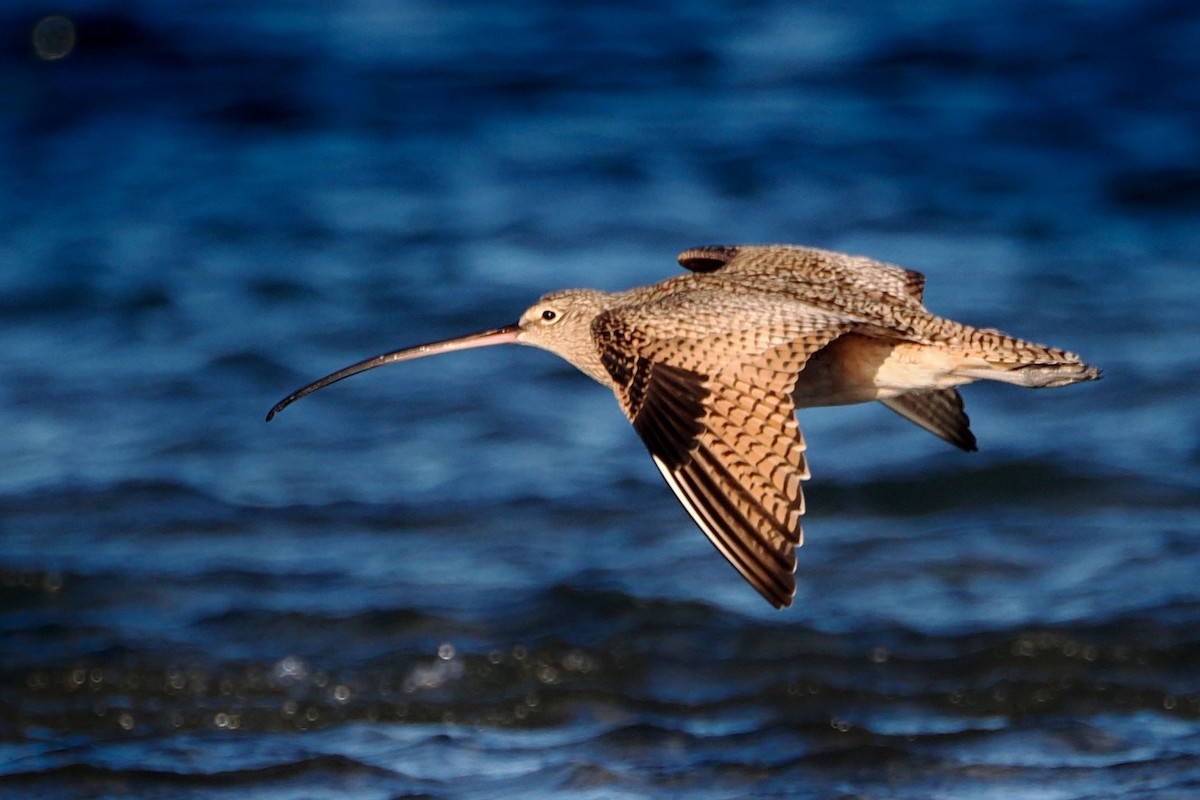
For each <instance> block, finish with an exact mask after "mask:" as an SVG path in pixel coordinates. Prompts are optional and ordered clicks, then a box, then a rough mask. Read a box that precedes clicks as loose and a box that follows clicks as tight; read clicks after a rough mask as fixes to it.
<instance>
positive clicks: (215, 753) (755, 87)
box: [0, 0, 1200, 798]
mask: <svg viewBox="0 0 1200 800" xmlns="http://www.w3.org/2000/svg"><path fill="white" fill-rule="evenodd" d="M50 14H58V15H62V16H60V17H54V18H51V19H48V20H47V19H44V18H45V17H46V16H47V15H50ZM39 21H41V22H39ZM0 32H2V33H3V39H2V48H3V49H2V51H0V372H2V374H3V378H2V379H0V430H2V431H3V435H2V436H0V465H3V466H2V468H0V795H3V796H12V797H32V796H38V797H50V798H67V797H118V796H119V797H130V796H139V797H170V798H181V797H187V798H210V797H212V798H217V797H307V798H325V797H329V798H333V797H352V798H395V797H410V796H411V797H479V798H484V797H487V798H492V797H534V796H563V797H605V798H608V797H675V796H683V795H686V796H689V797H700V798H725V797H730V798H732V797H744V796H773V797H785V796H786V797H821V798H826V797H912V798H917V797H920V798H931V797H962V796H979V797H988V796H990V797H1020V796H1034V795H1036V796H1037V797H1039V798H1084V797H1087V798H1101V797H1155V798H1175V797H1177V798H1183V797H1193V796H1195V793H1196V792H1197V790H1198V789H1197V787H1200V724H1198V721H1200V677H1198V676H1200V580H1198V579H1197V573H1198V571H1200V476H1198V469H1197V468H1198V466H1200V404H1197V401H1196V389H1197V386H1196V375H1197V371H1198V369H1200V322H1198V316H1197V309H1198V308H1200V276H1198V274H1197V257H1198V255H1200V225H1198V223H1197V214H1198V212H1200V7H1198V6H1197V5H1196V4H1195V3H1192V2H1187V0H1108V1H1107V2H1089V3H1080V2H1070V1H1068V0H1050V1H1049V2H1046V1H1039V2H1023V1H1018V2H1010V0H979V1H978V2H971V3H961V2H953V1H952V0H941V1H939V2H931V3H921V4H912V3H902V2H894V0H867V2H862V3H855V4H846V3H841V2H803V3H794V2H783V0H751V2H745V0H739V2H736V3H735V2H718V1H711V2H710V0H687V1H686V2H667V3H662V4H654V5H647V4H643V3H632V2H621V0H616V1H615V2H595V3H593V2H584V3H573V4H561V3H554V2H550V0H520V1H518V2H509V3H500V2H466V3H458V4H439V3H431V2H419V1H415V0H414V1H413V2H407V1H405V0H396V1H395V2H384V1H383V0H374V1H373V2H372V1H371V0H339V1H338V2H333V1H332V0H327V1H323V0H307V1H305V0H253V1H252V2H247V1H246V0H236V2H235V0H205V2H197V3H176V2H169V1H168V0H121V1H120V2H106V1H105V0H96V1H95V2H84V1H83V0H65V2H60V3H56V4H54V5H53V7H49V6H47V7H45V8H40V7H39V4H38V3H36V2H35V3H20V4H7V5H4V6H3V8H2V9H0ZM739 242H790V243H797V244H809V245H816V246H822V247H829V248H834V249H839V250H846V251H850V252H854V253H858V254H864V255H870V256H872V257H875V258H878V259H881V260H886V261H891V262H895V263H899V264H902V265H904V266H906V267H909V268H912V269H916V270H920V271H922V272H924V273H925V274H926V275H927V276H928V288H927V291H926V296H925V300H926V303H927V305H928V306H929V307H930V308H931V309H932V310H933V311H935V312H937V313H940V314H943V315H946V316H950V317H953V318H956V319H960V320H962V321H965V322H970V323H975V324H979V325H987V326H994V327H999V328H1001V329H1003V330H1006V331H1009V332H1011V333H1013V334H1017V335H1020V336H1023V337H1026V338H1030V339H1033V340H1036V341H1042V342H1047V343H1050V344H1053V345H1056V346H1059V347H1063V348H1068V349H1072V350H1075V351H1077V352H1079V353H1081V354H1082V355H1083V356H1084V357H1085V358H1086V359H1087V360H1088V361H1089V362H1091V363H1094V364H1096V365H1098V366H1100V367H1102V368H1103V369H1104V371H1105V379H1104V380H1103V381H1102V382H1100V383H1096V384H1086V385H1081V386H1075V387H1070V388H1067V389H1062V390H1056V391H1052V392H1029V391H1021V390H1018V389H1015V388H1011V387H1001V386H975V387H971V388H969V389H967V390H966V391H965V392H964V396H965V398H966V401H967V407H968V411H969V413H970V414H971V418H972V422H973V427H974V430H975V431H976V433H977V435H978V436H979V440H980V446H981V452H980V453H978V454H964V453H960V452H958V451H955V450H954V449H952V448H950V447H948V446H946V445H945V444H944V443H942V442H941V441H939V440H937V439H935V438H934V437H932V436H929V435H928V434H926V433H924V432H922V431H920V430H918V429H917V428H915V427H914V426H912V425H909V424H908V423H906V422H904V421H903V420H901V419H900V418H899V417H896V416H895V415H893V414H891V413H890V412H888V411H887V410H885V409H883V408H882V407H879V406H878V405H873V406H870V407H855V408H843V409H817V410H813V411H806V412H805V413H804V414H803V415H802V417H801V419H800V422H801V425H802V426H803V428H804V430H805V432H806V435H807V439H808V442H809V446H810V450H809V456H810V463H811V466H812V470H813V479H812V481H810V482H809V484H808V486H807V497H808V517H807V521H806V526H805V529H806V538H807V543H806V545H805V547H804V548H803V549H802V550H801V551H800V554H799V555H800V566H799V571H798V575H797V578H798V583H799V589H798V592H797V597H796V604H795V605H794V606H793V607H792V608H791V609H790V610H788V611H784V612H775V611H773V610H771V609H770V608H769V607H768V606H767V605H766V604H765V603H764V602H763V601H762V600H761V599H760V598H759V597H758V595H757V594H756V593H755V592H754V591H753V590H752V589H751V588H750V587H749V586H748V585H747V584H745V583H744V582H743V581H742V579H741V578H740V577H738V575H737V574H736V573H735V572H734V571H733V570H732V569H730V568H729V566H728V565H727V564H726V563H725V562H724V561H723V560H722V559H721V558H720V557H719V556H718V554H717V553H716V552H715V551H714V550H713V548H712V547H711V546H710V545H709V544H708V543H707V542H706V541H705V539H704V537H703V536H702V535H701V534H700V533H699V531H698V530H697V529H696V528H695V527H694V526H693V525H692V523H691V522H690V520H689V519H688V518H687V516H686V514H685V513H684V512H683V510H682V509H681V508H680V507H679V506H678V504H677V503H676V501H675V500H674V498H673V497H672V496H671V495H670V493H669V491H668V490H667V488H666V487H665V486H664V485H663V483H662V481H661V479H660V477H659V475H658V474H657V472H656V470H655V469H654V468H653V465H652V464H651V462H650V461H649V459H647V458H646V457H645V452H644V449H643V447H642V445H641V443H640V442H639V441H638V440H637V437H636V435H635V434H634V432H633V431H632V429H631V428H630V427H629V425H628V423H627V422H626V421H625V419H624V417H623V416H622V415H621V413H620V411H619V410H618V408H617V406H616V404H615V402H614V401H613V398H612V396H611V394H610V393H609V392H608V391H606V390H604V389H602V388H600V387H598V386H596V385H594V384H593V383H591V382H590V381H589V380H588V379H586V378H585V377H583V376H582V375H580V374H578V373H576V372H574V371H573V370H572V368H570V367H569V366H567V365H566V364H564V363H562V362H560V361H558V360H556V359H555V358H553V357H552V356H549V355H547V354H544V353H540V352H537V351H534V350H531V349H526V348H497V349H490V350H482V351H476V352H473V353H466V354H458V355H452V356H446V357H444V358H439V359H431V360H428V361H422V362H419V363H412V364H407V365H403V366H397V367H391V368H389V369H387V370H381V371H378V372H373V373H371V374H370V375H364V376H361V377H358V378H355V379H354V380H352V381H348V382H346V383H342V384H339V385H338V386H336V387H334V388H332V389H328V390H326V391H323V392H321V393H320V394H317V395H315V396H313V397H312V398H308V399H305V400H304V401H303V402H301V403H300V404H298V405H297V406H295V407H294V408H290V409H288V411H287V412H286V413H284V414H283V415H281V416H280V417H279V418H278V419H277V420H276V421H275V422H273V423H272V424H271V425H269V426H268V425H265V424H264V423H263V416H264V414H265V413H266V411H267V409H268V408H269V407H270V406H271V405H272V404H273V403H274V402H275V401H276V400H278V399H280V398H281V397H282V396H284V395H285V394H287V393H288V392H290V391H291V390H292V389H294V388H296V387H297V386H299V385H301V384H303V383H307V382H308V381H310V380H312V379H314V378H316V377H319V376H321V375H324V374H325V373H327V372H330V371H332V370H334V369H336V368H338V367H341V366H343V365H345V364H348V363H350V362H352V361H356V360H358V359H360V358H363V357H366V356H369V355H372V354H374V353H377V352H381V351H384V350H390V349H393V348H397V347H400V346H405V345H409V344H416V343H420V342H423V341H429V340H432V339H437V338H441V337H444V336H450V335H457V334H462V333H468V332H471V331H475V330H480V329H483V328H488V327H493V326H497V325H502V324H507V323H509V322H512V321H514V320H515V319H516V317H517V315H518V314H519V313H520V312H521V311H522V310H523V309H524V308H525V307H526V306H527V305H529V304H530V303H531V302H532V301H533V300H534V299H536V297H537V296H539V295H540V294H542V293H543V292H546V291H549V290H552V289H557V288H563V287H568V286H593V287H597V288H602V289H610V290H611V289H621V288H626V287H629V286H633V285H640V284H647V283H653V282H657V281H659V280H661V279H663V278H666V277H668V276H671V275H674V274H676V272H677V270H678V267H677V266H676V264H675V263H674V256H675V254H676V253H677V252H679V251H680V250H683V249H684V248H686V247H690V246H693V245H698V244H708V243H739Z"/></svg>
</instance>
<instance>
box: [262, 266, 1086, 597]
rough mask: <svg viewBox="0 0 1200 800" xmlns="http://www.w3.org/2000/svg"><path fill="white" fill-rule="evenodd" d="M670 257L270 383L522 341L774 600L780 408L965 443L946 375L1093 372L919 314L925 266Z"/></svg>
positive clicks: (788, 514) (783, 461)
mask: <svg viewBox="0 0 1200 800" xmlns="http://www.w3.org/2000/svg"><path fill="white" fill-rule="evenodd" d="M678 258H679V263H680V264H681V265H682V266H683V267H685V268H686V269H687V270H688V272H687V273H685V274H683V275H679V276H676V277H673V278H669V279H667V280H664V281H662V282H661V283H656V284H654V285H652V286H643V287H638V288H634V289H629V290H626V291H623V292H602V291H597V290H594V289H566V290H563V291H557V292H551V293H550V294H547V295H545V296H543V297H542V298H541V299H540V300H538V301H537V302H536V303H534V305H533V306H531V307H530V308H529V309H528V310H527V311H525V313H524V314H522V315H521V318H520V320H519V321H518V322H516V323H514V324H512V325H507V326H505V327H503V328H496V329H494V330H488V331H483V332H481V333H476V334H472V335H469V336H463V337H459V338H454V339H446V340H443V341H438V342H432V343H430V344H423V345H420V346H417V347H411V348H406V349H404V350H397V351H394V352H390V353H385V354H383V355H378V356H375V357H374V358H370V359H367V360H365V361H361V362H359V363H357V364H352V365H351V366H348V367H346V368H344V369H341V370H338V371H337V372H334V373H332V374H331V375H327V376H326V377H324V378H321V379H320V380H318V381H315V382H313V383H310V384H309V385H307V386H305V387H303V388H301V389H298V390H297V391H295V392H293V393H292V394H290V395H288V396H287V397H286V398H284V399H283V400H281V401H280V402H279V403H278V404H277V405H276V406H275V407H274V408H272V409H271V411H270V413H269V414H267V420H268V421H270V420H271V419H272V418H273V417H274V416H275V415H276V414H277V413H279V412H280V411H281V410H283V409H284V408H286V407H287V406H288V405H290V404H292V403H293V402H295V401H296V400H298V399H300V398H301V397H303V396H305V395H307V394H310V393H311V392H315V391H316V390H317V389H321V388H323V387H325V386H328V385H329V384H331V383H334V382H336V381H340V380H342V379H343V378H348V377H350V376H351V375H356V374H358V373H359V372H364V371H366V370H369V369H373V368H375V367H379V366H383V365H385V364H391V363H394V362H397V361H408V360H410V359H414V358H422V357H424V356H430V355H436V354H438V353H448V352H451V351H454V350H465V349H468V348H474V347H486V346H489V345H496V344H509V343H515V344H527V345H533V346H534V347H540V348H542V349H543V350H549V351H550V352H551V353H554V354H555V355H557V356H559V357H561V358H563V359H565V360H566V361H568V362H570V363H571V364H572V365H574V366H575V367H577V368H578V369H579V370H581V371H582V372H583V373H585V374H586V375H588V376H589V377H591V378H593V379H595V380H596V381H597V382H599V383H601V384H603V385H604V386H607V387H608V388H609V389H612V391H613V392H614V393H615V394H616V397H617V402H618V403H620V405H621V409H622V410H623V411H624V412H625V415H626V416H627V417H629V420H630V422H632V423H633V427H634V429H635V430H636V431H637V432H638V435H640V436H641V438H642V441H643V442H644V443H645V445H646V448H647V449H648V450H649V451H650V457H651V458H652V459H653V460H654V464H655V466H657V467H658V470H659V472H661V473H662V476H663V478H664V479H665V480H666V482H667V485H668V486H670V487H671V490H672V491H673V492H674V493H675V496H676V497H677V498H678V499H679V502H680V503H682V504H683V507H684V508H685V509H687V512H688V514H690V515H691V517H692V519H693V520H694V521H695V522H696V524H697V525H698V526H699V527H700V529H701V530H702V531H703V532H704V534H705V536H707V537H708V539H709V541H711V542H712V544H713V545H715V546H716V548H717V550H718V551H720V553H721V555H723V556H725V558H726V559H728V560H729V562H730V563H731V564H732V565H733V566H734V567H735V568H736V569H737V571H738V572H739V573H741V575H742V576H743V577H744V578H745V579H746V580H747V581H749V582H750V584H751V585H752V586H753V587H754V588H755V589H756V590H758V592H759V593H760V594H761V595H762V596H763V597H764V598H766V600H767V601H768V602H769V603H771V605H773V606H775V607H776V608H781V607H784V606H789V605H791V602H792V597H793V595H794V594H795V590H796V583H795V577H794V573H795V569H796V552H795V550H796V548H797V547H799V546H800V544H801V543H802V536H803V534H802V530H801V526H800V518H801V516H802V515H803V514H804V494H803V490H802V488H801V483H802V482H803V481H805V480H808V478H809V469H808V461H807V459H806V457H805V449H806V445H805V443H804V436H803V434H802V433H801V431H800V427H799V425H798V424H797V422H796V410H797V409H799V408H808V407H813V406H834V405H845V404H850V403H865V402H868V401H871V400H878V401H879V402H881V403H882V404H883V405H885V406H887V407H888V408H890V409H891V410H892V411H895V412H897V413H898V414H900V415H901V416H903V417H905V418H907V419H908V420H910V421H912V422H914V423H916V424H917V425H919V426H921V427H922V428H924V429H925V430H927V431H929V432H930V433H933V434H934V435H936V436H939V437H941V438H942V439H945V440H946V441H947V442H949V443H950V444H953V445H955V446H957V447H959V448H961V449H963V450H975V449H976V444H975V436H974V435H973V434H972V433H971V429H970V424H969V421H968V419H967V415H966V413H965V411H964V410H963V401H962V397H961V396H960V395H959V393H958V390H957V388H956V387H958V386H961V385H963V384H966V383H971V382H972V381H977V380H992V381H1001V382H1004V383H1011V384H1015V385H1017V386H1026V387H1031V388H1043V387H1054V386H1066V385H1068V384H1072V383H1077V382H1079V381H1090V380H1096V379H1098V378H1099V377H1100V371H1099V370H1098V369H1096V368H1095V367H1091V366H1088V365H1087V364H1085V363H1083V361H1081V360H1080V358H1079V356H1077V355H1075V354H1074V353H1070V352H1067V351H1065V350H1059V349H1057V348H1054V347H1047V346H1044V345H1040V344H1035V343H1033V342H1028V341H1024V340H1021V339H1017V338H1014V337H1011V336H1008V335H1005V334H1003V333H1000V332H999V331H997V330H993V329H990V328H975V327H972V326H970V325H964V324H962V323H960V322H955V321H953V320H950V319H945V318H943V317H938V316H935V315H934V314H931V313H930V312H929V311H928V310H926V308H925V306H924V305H923V304H922V300H921V298H922V294H923V291H924V287H925V276H923V275H922V274H921V273H919V272H914V271H913V270H909V269H904V268H902V267H898V266H895V265H892V264H886V263H882V262H879V261H874V260H872V259H869V258H864V257H861V256H851V255H845V254H843V253H836V252H832V251H828V250H818V249H815V248H809V247H798V246H793V245H739V246H724V245H722V246H706V247H696V248H692V249H689V250H685V251H684V252H683V253H681V254H680V255H679V257H678Z"/></svg>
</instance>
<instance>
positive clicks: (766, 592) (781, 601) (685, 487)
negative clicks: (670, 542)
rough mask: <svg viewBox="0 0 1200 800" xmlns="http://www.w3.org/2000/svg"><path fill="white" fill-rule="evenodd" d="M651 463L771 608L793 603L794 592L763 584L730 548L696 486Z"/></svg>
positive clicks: (659, 462) (741, 554) (656, 461)
mask: <svg viewBox="0 0 1200 800" xmlns="http://www.w3.org/2000/svg"><path fill="white" fill-rule="evenodd" d="M654 464H655V466H657V467H658V471H659V472H660V473H662V476H663V479H664V480H666V482H667V485H668V486H670V487H671V491H673V492H674V493H675V496H676V497H677V498H678V499H679V502H680V503H681V504H682V505H683V507H684V509H686V510H687V512H688V515H689V516H690V517H691V518H692V520H693V521H694V522H695V523H696V525H697V526H698V527H699V528H700V530H701V531H702V532H703V533H704V536H705V538H707V539H708V540H709V542H711V543H712V545H713V547H715V548H716V549H717V552H719V553H720V554H721V555H722V556H724V557H725V560H726V561H728V562H729V563H730V564H731V565H732V566H733V567H734V569H736V570H737V571H738V572H739V573H740V574H741V575H742V577H743V578H745V579H746V581H747V582H748V583H749V584H750V585H751V586H753V587H754V589H755V591H757V592H758V593H759V594H760V595H762V596H763V598H765V599H766V601H767V602H768V603H770V604H771V605H772V606H774V607H775V608H782V607H784V606H790V605H791V604H792V600H791V595H792V591H793V590H785V591H781V590H780V589H779V588H778V587H777V586H776V587H774V588H772V587H770V586H769V583H770V582H769V581H764V579H763V576H762V575H761V573H760V572H759V571H758V570H755V569H754V566H753V563H752V562H748V561H747V560H746V557H745V554H744V552H741V551H739V550H737V549H731V547H730V544H732V543H731V542H729V541H728V540H727V539H726V537H724V536H722V535H721V534H720V533H719V531H720V530H721V527H722V526H721V524H720V522H719V521H718V520H717V519H716V518H715V517H714V516H713V511H712V509H711V508H710V507H709V506H708V505H707V503H706V502H705V499H704V498H703V497H700V496H698V495H697V493H696V492H697V490H696V487H695V486H693V485H692V484H690V483H684V482H682V481H681V480H680V477H681V476H680V475H678V474H676V473H675V472H673V471H672V470H671V468H670V467H668V466H667V464H666V463H665V462H664V461H662V459H660V458H658V457H657V456H655V457H654Z"/></svg>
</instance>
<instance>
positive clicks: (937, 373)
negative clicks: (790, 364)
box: [792, 333, 971, 408]
mask: <svg viewBox="0 0 1200 800" xmlns="http://www.w3.org/2000/svg"><path fill="white" fill-rule="evenodd" d="M960 366H962V359H961V357H958V356H955V355H953V354H951V353H948V352H946V351H944V350H940V349H938V348H936V347H930V346H928V345H921V344H914V343H912V342H897V341H888V340H884V339H877V338H873V337H869V336H861V335H858V334H853V333H851V334H847V335H845V336H842V337H841V338H839V339H837V340H836V341H834V342H833V343H831V344H829V345H828V346H826V347H824V348H822V349H821V350H820V351H818V352H817V353H816V354H815V355H814V356H813V357H812V358H810V359H809V360H808V364H807V365H806V366H805V367H804V370H803V371H802V372H801V373H800V378H799V380H797V382H796V389H795V391H794V392H793V394H792V396H793V398H794V399H795V402H796V407H797V408H807V407H812V406H841V405H849V404H851V403H866V402H870V401H872V400H879V399H881V398H887V397H895V396H896V395H898V394H903V393H904V392H910V391H913V390H916V389H944V388H947V387H949V386H957V385H959V384H963V383H968V382H969V381H970V380H971V379H970V378H967V377H964V376H962V375H958V374H955V369H956V368H958V367H960Z"/></svg>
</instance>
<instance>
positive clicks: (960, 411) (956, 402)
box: [879, 389, 979, 452]
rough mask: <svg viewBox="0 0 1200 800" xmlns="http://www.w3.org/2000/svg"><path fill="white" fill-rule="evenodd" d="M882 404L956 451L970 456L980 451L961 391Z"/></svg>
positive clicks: (931, 393)
mask: <svg viewBox="0 0 1200 800" xmlns="http://www.w3.org/2000/svg"><path fill="white" fill-rule="evenodd" d="M879 402H881V403H883V404H884V405H885V406H887V407H888V408H890V409H891V410H892V411H895V412H896V413H897V414H899V415H900V416H902V417H904V418H905V419H907V420H909V421H911V422H915V423H916V424H917V425H920V426H921V427H922V428H924V429H925V430H927V431H929V432H930V433H932V434H933V435H934V436H939V437H941V438H942V439H945V440H946V441H947V442H949V443H950V444H952V445H954V446H955V447H958V448H960V449H962V450H966V451H968V452H974V451H975V450H978V449H979V447H978V445H977V444H976V442H975V434H973V433H971V421H970V420H969V419H968V418H967V412H966V410H965V409H964V408H963V399H962V395H960V394H959V393H958V390H957V389H926V390H925V391H920V392H907V393H905V394H901V395H897V396H895V397H887V398H884V399H882V400H880V401H879Z"/></svg>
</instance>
